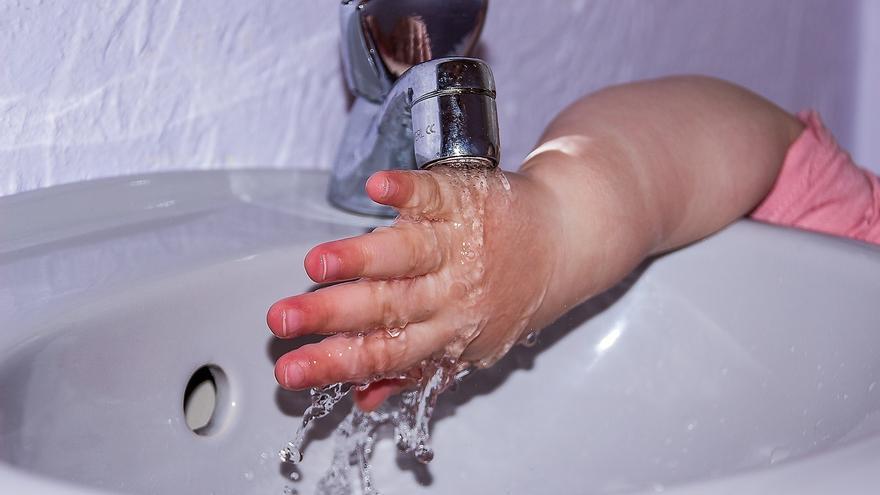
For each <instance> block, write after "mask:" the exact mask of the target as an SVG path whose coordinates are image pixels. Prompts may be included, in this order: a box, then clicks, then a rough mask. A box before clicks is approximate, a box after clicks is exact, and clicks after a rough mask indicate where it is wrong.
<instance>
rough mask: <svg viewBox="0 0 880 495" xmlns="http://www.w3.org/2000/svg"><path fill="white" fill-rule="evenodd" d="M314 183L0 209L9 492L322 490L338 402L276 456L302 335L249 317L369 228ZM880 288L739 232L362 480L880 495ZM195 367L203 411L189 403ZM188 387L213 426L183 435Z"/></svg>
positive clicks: (863, 255) (860, 272)
mask: <svg viewBox="0 0 880 495" xmlns="http://www.w3.org/2000/svg"><path fill="white" fill-rule="evenodd" d="M325 190H326V176H325V175H323V174H321V173H294V172H283V171H259V172H194V173H179V174H163V175H152V176H142V177H135V178H123V179H113V180H102V181H95V182H86V183H81V184H73V185H69V186H62V187H54V188H49V189H46V190H41V191H37V192H32V193H26V194H21V195H16V196H11V197H6V198H0V219H2V225H3V228H2V231H0V325H2V332H0V493H3V494H7V493H8V494H20V493H40V494H65V495H73V494H93V493H125V494H128V493H131V494H145V493H154V494H169V493H184V494H195V493H206V494H207V493H213V494H273V493H274V494H280V493H282V490H283V489H284V487H285V486H290V487H295V488H296V489H297V490H299V492H300V493H302V494H307V493H312V489H313V487H314V485H315V482H316V481H317V479H318V478H319V477H320V475H321V474H322V473H323V470H324V469H325V468H326V466H327V465H328V464H329V461H330V457H331V448H332V445H331V442H330V440H329V435H330V432H331V430H332V428H333V427H334V426H335V424H336V423H338V422H339V421H340V419H341V417H342V415H343V414H344V412H345V411H341V410H340V411H338V412H337V413H334V414H333V415H331V416H330V417H328V418H325V420H324V421H323V422H322V423H320V424H319V426H318V428H317V429H316V430H315V431H314V435H313V437H312V439H311V441H310V442H309V444H308V445H307V449H306V452H305V455H306V458H305V461H304V464H303V465H302V474H303V476H302V480H301V481H300V482H298V483H293V482H291V481H290V480H289V479H288V478H287V477H286V475H287V474H288V470H287V468H286V467H285V466H282V465H280V463H279V461H278V458H277V455H276V452H277V451H278V450H279V449H280V448H281V447H283V446H284V444H285V442H286V441H287V440H288V439H289V438H290V437H291V436H292V435H293V433H294V431H295V430H296V427H297V423H298V420H299V415H300V413H301V412H302V410H303V409H304V407H305V406H306V404H307V402H308V398H307V394H305V393H292V392H286V391H283V390H281V389H280V388H279V387H278V386H277V385H276V383H275V381H274V379H273V374H272V367H273V362H274V359H275V358H276V357H277V356H279V355H280V353H282V352H285V351H286V350H288V349H290V348H292V346H294V345H297V344H295V343H293V344H291V343H287V342H280V341H277V340H275V339H273V338H272V337H271V335H270V334H269V332H268V330H267V329H266V325H265V321H264V316H265V311H266V309H267V307H268V306H269V305H270V304H271V303H272V302H273V301H275V300H276V299H278V298H280V297H283V296H286V295H291V294H294V293H298V292H301V291H304V290H308V289H309V288H310V287H311V285H310V283H309V281H308V279H307V278H306V276H305V274H304V273H303V270H302V268H301V266H302V265H301V260H302V258H303V255H304V254H305V252H306V250H307V249H309V248H310V247H311V246H312V245H314V244H316V243H318V242H321V241H326V240H330V239H333V238H338V237H343V236H350V235H355V234H357V233H360V232H364V231H365V230H366V229H368V228H370V227H371V226H374V225H375V224H376V220H373V219H369V218H363V217H356V216H351V215H347V214H344V213H341V212H338V211H336V210H334V209H333V208H331V207H330V206H328V205H327V203H326V202H325V200H324V192H325ZM878 301H880V251H878V250H877V249H876V248H873V247H870V246H867V245H864V244H860V243H857V242H851V241H845V240H840V239H834V238H830V237H827V236H821V235H816V234H810V233H805V232H799V231H794V230H788V229H782V228H775V227H770V226H766V225H761V224H758V223H753V222H747V221H742V222H739V223H737V224H735V225H733V226H732V227H730V228H728V229H726V230H724V231H723V232H721V233H719V234H717V235H715V236H713V237H711V238H709V239H706V240H704V241H702V242H698V243H696V244H694V245H692V246H689V247H687V248H685V249H681V250H679V251H676V252H674V253H671V254H668V255H666V256H663V257H661V258H659V259H657V260H654V261H653V262H652V263H650V264H648V265H646V266H645V267H643V268H642V269H641V270H639V271H638V272H637V273H635V274H633V275H632V276H631V277H630V278H629V279H628V280H626V281H625V282H624V283H623V284H621V285H620V286H619V287H617V288H615V289H614V290H612V291H610V292H609V293H607V294H604V295H602V296H600V297H597V298H595V299H594V300H592V301H590V302H588V303H587V304H585V305H583V306H581V307H579V308H576V309H575V310H573V311H572V312H571V313H570V314H569V315H567V316H566V317H564V318H563V319H562V320H561V321H560V322H558V323H557V324H556V325H554V326H553V327H551V328H550V329H548V330H546V331H545V332H544V333H543V334H542V337H541V339H540V341H539V343H538V345H537V346H535V347H531V348H517V349H516V350H514V351H513V352H512V353H511V355H509V356H507V357H506V358H505V359H504V360H503V361H502V362H500V363H499V364H498V365H497V366H496V367H494V368H492V369H490V370H486V371H484V372H480V373H477V374H474V375H472V376H471V377H470V378H468V379H467V380H465V381H464V382H463V383H462V384H461V385H460V387H459V388H458V390H457V391H455V392H451V393H447V394H445V395H444V396H443V397H441V399H440V405H439V408H438V412H437V417H436V418H435V419H436V421H435V423H434V428H433V446H434V448H435V452H436V456H435V460H434V462H432V463H431V464H430V465H429V466H427V467H423V466H421V465H417V464H415V463H413V462H412V461H409V460H406V459H398V458H397V457H396V456H395V452H394V449H393V446H392V445H391V442H390V441H382V442H380V444H379V445H378V447H377V450H376V453H375V455H374V459H373V460H374V468H375V478H376V483H377V486H378V487H379V488H380V489H381V490H382V492H383V493H385V494H414V493H426V494H428V493H430V494H451V493H485V494H533V493H560V494H561V493H578V494H605V493H655V492H658V491H663V492H665V493H672V494H774V495H778V494H800V495H806V494H827V493H847V494H869V493H871V494H873V493H876V492H877V488H876V487H877V486H880V412H878V411H880V385H878V382H880V304H878ZM206 365H208V366H210V368H209V370H210V373H208V374H211V376H213V382H214V385H213V387H214V389H215V390H216V392H215V393H214V399H213V403H212V402H211V400H210V399H205V400H206V401H207V402H204V401H203V400H201V399H200V401H201V402H199V401H196V399H195V395H198V394H195V393H194V392H192V390H190V391H189V392H187V385H188V383H190V379H191V378H192V377H193V375H194V374H195V373H197V370H199V369H201V368H203V367H204V366H206ZM198 376H202V377H204V376H207V375H206V374H205V372H201V375H199V374H197V377H198ZM196 381H198V380H196ZM205 383H207V382H205ZM193 384H195V382H193ZM202 385H204V383H203V384H202ZM191 388H192V387H191ZM195 388H197V389H198V390H205V389H204V388H203V387H202V386H199V387H195ZM199 393H201V392H199ZM207 396H210V391H209V392H208V395H207ZM207 396H205V397H207ZM185 397H190V399H189V400H191V401H195V402H193V403H196V402H198V404H201V405H200V406H198V407H201V408H207V409H206V410H205V411H203V414H205V415H207V416H210V417H211V419H210V422H209V423H208V424H207V426H205V427H203V428H201V429H197V431H196V432H194V431H192V430H191V428H190V427H191V426H192V425H189V426H188V424H187V417H186V415H185V413H184V401H185ZM212 404H213V405H212ZM192 407H196V406H192ZM348 407H349V405H348V404H347V403H346V404H342V405H341V409H345V410H347V409H348ZM207 416H206V417H207Z"/></svg>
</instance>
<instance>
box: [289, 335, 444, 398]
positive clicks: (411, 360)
mask: <svg viewBox="0 0 880 495" xmlns="http://www.w3.org/2000/svg"><path fill="white" fill-rule="evenodd" d="M450 338H451V336H450V335H448V332H447V331H446V330H444V328H442V327H441V328H438V327H436V326H434V325H432V324H430V323H414V324H411V325H409V326H407V327H406V328H405V329H403V330H402V331H401V333H400V334H399V335H397V336H396V337H391V336H389V335H388V334H387V333H386V332H383V331H375V332H371V333H368V334H366V335H364V336H357V337H355V336H348V335H334V336H332V337H328V338H326V339H324V340H322V341H321V342H318V343H315V344H307V345H304V346H302V347H300V348H298V349H295V350H293V351H291V352H288V353H287V354H285V355H283V356H281V358H280V359H278V362H277V363H275V378H276V379H277V380H278V383H279V384H281V386H282V387H284V388H287V389H291V390H300V389H304V388H308V387H317V386H322V385H328V384H331V383H338V382H354V383H363V382H366V381H369V380H371V379H372V378H373V377H375V376H382V375H388V374H393V373H399V372H403V371H406V370H409V369H411V368H413V367H415V366H416V365H417V364H418V363H419V362H421V361H422V360H423V359H426V358H428V357H430V356H431V355H432V354H433V353H434V352H435V351H438V350H440V349H442V348H443V347H444V346H445V345H446V344H447V343H448V342H449V340H450Z"/></svg>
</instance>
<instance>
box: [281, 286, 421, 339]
mask: <svg viewBox="0 0 880 495" xmlns="http://www.w3.org/2000/svg"><path fill="white" fill-rule="evenodd" d="M436 300H437V298H436V297H434V288H433V280H432V279H430V278H419V279H403V280H375V281H373V280H369V281H368V280H359V281H357V282H349V283H345V284H339V285H334V286H331V287H325V288H323V289H318V290H317V291H315V292H308V293H305V294H300V295H298V296H293V297H288V298H285V299H282V300H280V301H278V302H276V303H275V304H273V305H272V307H270V308H269V312H268V314H267V315H266V322H267V323H268V324H269V328H270V329H271V330H272V333H274V334H275V335H277V336H278V337H281V338H293V337H298V336H301V335H309V334H315V333H317V334H329V333H337V332H360V331H366V330H371V329H375V328H400V327H404V326H406V325H408V324H410V323H417V322H421V321H424V320H425V319H427V318H429V317H430V316H431V315H433V314H434V311H435V309H436V306H435V303H434V301H436Z"/></svg>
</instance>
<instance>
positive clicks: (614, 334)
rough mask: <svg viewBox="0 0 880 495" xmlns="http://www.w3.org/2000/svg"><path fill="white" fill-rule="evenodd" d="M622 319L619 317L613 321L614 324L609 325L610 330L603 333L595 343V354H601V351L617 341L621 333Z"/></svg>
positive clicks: (609, 347)
mask: <svg viewBox="0 0 880 495" xmlns="http://www.w3.org/2000/svg"><path fill="white" fill-rule="evenodd" d="M623 325H624V322H623V319H622V318H621V319H619V320H617V321H616V322H615V323H614V326H613V327H611V330H609V331H608V333H606V334H605V336H603V337H602V338H601V339H599V342H598V343H597V344H596V347H595V350H596V354H602V353H603V352H605V351H607V350H608V349H611V347H612V346H613V345H614V344H615V343H617V339H619V338H620V336H621V335H622V334H623Z"/></svg>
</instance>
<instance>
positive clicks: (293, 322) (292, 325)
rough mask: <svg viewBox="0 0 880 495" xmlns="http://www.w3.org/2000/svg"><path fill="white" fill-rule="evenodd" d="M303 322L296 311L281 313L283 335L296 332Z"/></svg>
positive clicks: (288, 310)
mask: <svg viewBox="0 0 880 495" xmlns="http://www.w3.org/2000/svg"><path fill="white" fill-rule="evenodd" d="M301 320H302V317H301V315H300V314H299V311H297V310H295V309H285V310H284V311H282V312H281V334H282V335H285V336H287V335H290V334H291V333H293V332H295V331H296V329H297V328H298V327H299V323H300V321H301Z"/></svg>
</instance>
